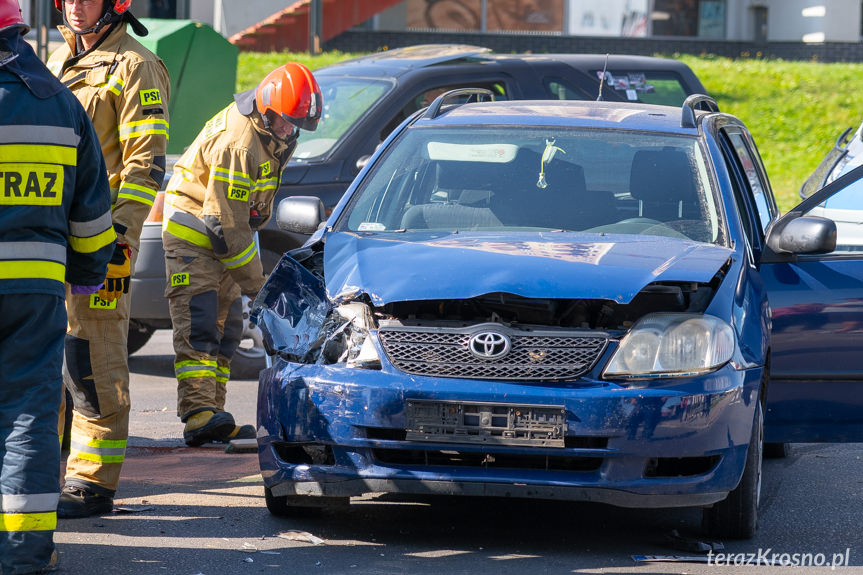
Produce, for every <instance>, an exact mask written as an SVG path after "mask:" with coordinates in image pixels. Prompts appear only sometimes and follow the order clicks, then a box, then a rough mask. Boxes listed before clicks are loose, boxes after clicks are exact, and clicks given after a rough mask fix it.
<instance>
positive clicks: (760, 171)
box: [725, 130, 776, 237]
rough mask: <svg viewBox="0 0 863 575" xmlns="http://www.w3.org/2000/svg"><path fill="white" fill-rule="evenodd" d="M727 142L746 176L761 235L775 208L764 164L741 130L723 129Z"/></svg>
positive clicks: (771, 218)
mask: <svg viewBox="0 0 863 575" xmlns="http://www.w3.org/2000/svg"><path fill="white" fill-rule="evenodd" d="M725 134H726V136H727V137H728V142H729V143H730V144H731V147H732V149H733V151H734V155H735V156H736V158H737V162H738V166H739V168H740V169H741V170H742V172H743V174H744V175H745V176H746V183H747V184H748V189H749V193H750V197H751V199H752V202H753V204H754V207H755V210H756V215H757V216H758V222H757V223H758V224H759V231H760V235H761V236H762V237H763V235H764V232H765V230H766V229H767V226H768V225H769V224H770V222H771V221H772V220H773V218H774V217H775V215H776V214H775V209H774V208H773V206H772V202H771V201H770V196H769V194H770V193H771V192H770V188H769V184H768V183H767V178H766V177H765V175H764V174H765V172H764V166H763V165H762V163H761V158H760V157H759V156H758V154H757V152H756V153H753V151H752V150H751V149H750V146H749V144H748V143H747V138H745V137H744V135H743V133H742V132H738V131H730V130H728V131H725Z"/></svg>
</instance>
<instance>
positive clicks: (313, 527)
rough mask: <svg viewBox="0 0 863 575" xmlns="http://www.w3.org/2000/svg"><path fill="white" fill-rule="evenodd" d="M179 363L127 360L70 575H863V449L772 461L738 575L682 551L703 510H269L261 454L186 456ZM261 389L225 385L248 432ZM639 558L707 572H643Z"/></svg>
mask: <svg viewBox="0 0 863 575" xmlns="http://www.w3.org/2000/svg"><path fill="white" fill-rule="evenodd" d="M172 363H173V357H172V355H171V348H170V333H169V332H167V331H160V332H157V333H156V335H155V336H154V338H153V340H152V341H151V342H150V343H149V344H148V345H147V346H146V347H144V349H142V350H141V351H139V352H138V353H137V354H135V355H134V356H132V358H131V359H130V368H131V370H132V383H131V388H132V418H131V438H130V442H129V445H130V447H129V449H128V452H127V456H126V462H125V464H124V468H123V477H122V481H121V485H120V489H119V492H118V494H117V499H116V507H117V509H115V512H114V513H112V514H110V515H106V516H104V517H95V518H87V519H77V520H61V521H60V524H59V527H58V531H57V533H56V535H55V540H56V541H57V544H58V549H59V550H60V558H61V570H60V572H61V573H67V574H74V575H78V574H81V575H84V574H89V575H102V574H105V575H109V574H110V575H123V574H136V575H137V574H172V575H173V574H177V575H198V574H201V575H234V574H255V573H274V574H275V573H303V574H304V573H320V574H330V573H350V574H389V573H410V574H412V575H413V574H433V575H441V574H449V573H471V574H474V575H484V574H488V575H503V574H522V573H532V572H533V573H584V574H587V573H606V574H610V575H614V574H622V573H691V574H695V575H699V574H718V573H738V572H745V573H746V574H750V573H751V574H758V573H776V572H777V569H779V570H780V572H785V570H783V569H782V568H781V567H765V566H760V567H757V566H756V567H749V568H746V569H743V568H742V567H741V566H740V565H738V566H734V565H733V563H734V562H735V561H737V562H738V563H740V562H742V561H746V560H748V559H751V560H753V561H755V560H757V559H759V558H762V559H763V560H764V559H768V558H775V559H778V560H781V559H783V558H784V559H787V560H789V561H794V560H795V557H794V554H795V553H797V554H809V555H799V556H798V559H797V560H798V561H809V562H816V561H819V560H822V559H823V560H824V561H832V560H833V559H834V557H835V558H836V559H837V560H841V561H842V562H843V563H844V562H846V561H847V563H849V564H850V567H840V568H839V569H836V572H845V573H863V530H861V526H863V459H861V458H863V444H848V445H802V444H795V445H793V446H792V452H791V456H790V457H788V458H785V459H780V460H767V461H765V464H764V483H763V491H762V507H761V526H760V528H759V531H758V534H757V536H756V537H755V538H754V539H752V540H749V541H724V542H722V543H723V544H724V551H722V552H723V553H725V554H726V556H723V557H720V559H721V560H722V561H723V563H730V565H729V566H716V565H707V564H705V563H703V561H706V560H707V557H706V556H705V555H699V554H697V553H694V552H691V551H686V550H683V549H681V548H680V547H679V546H676V545H674V544H672V543H670V542H669V539H668V534H669V533H670V532H671V531H672V530H675V529H676V530H677V531H678V532H679V533H680V534H681V535H682V536H683V537H696V538H697V537H698V527H699V522H700V511H699V510H696V509H682V510H663V511H656V510H632V509H618V508H614V507H608V506H604V505H599V504H576V503H572V504H567V503H560V502H544V501H517V500H504V499H495V500H483V499H463V498H440V499H433V498H429V499H421V500H416V499H414V500H410V499H403V498H399V497H394V496H391V495H379V496H368V497H364V498H354V499H353V500H352V503H351V507H350V508H349V509H347V510H344V511H341V512H328V513H326V514H324V515H322V516H320V517H316V518H301V519H280V518H276V517H272V516H271V515H270V514H269V513H268V512H267V509H266V506H265V505H264V497H263V485H262V483H261V480H260V475H259V474H258V467H257V456H256V455H255V454H226V453H224V451H223V449H221V448H219V447H215V446H205V447H201V448H194V449H193V448H187V447H185V446H184V445H183V443H182V429H183V426H182V424H181V423H180V422H179V420H178V419H177V417H176V412H175V406H176V383H175V381H174V379H173V374H172V371H173V370H172ZM256 385H257V384H256V382H254V381H232V382H230V383H229V384H228V386H229V387H228V400H227V402H228V404H227V408H228V410H229V411H231V412H232V413H233V414H234V415H235V417H236V419H237V421H238V422H240V423H253V422H254V412H255V401H256V397H255V394H256ZM782 554H787V557H783V556H782ZM819 554H821V555H819ZM639 555H640V556H686V557H696V558H699V560H700V561H702V562H701V563H699V562H636V561H635V560H634V559H633V556H639ZM715 559H716V558H715V557H714V560H715ZM824 571H825V569H824V568H821V569H816V568H808V567H806V568H799V569H794V570H793V571H791V572H793V573H809V572H813V573H814V572H824Z"/></svg>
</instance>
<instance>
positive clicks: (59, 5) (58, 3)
mask: <svg viewBox="0 0 863 575" xmlns="http://www.w3.org/2000/svg"><path fill="white" fill-rule="evenodd" d="M107 4H109V5H110V4H113V8H114V14H117V15H118V16H119V15H120V14H122V13H123V12H125V11H126V10H128V9H129V6H131V5H132V0H108V2H107ZM54 7H55V8H56V9H57V10H59V11H60V12H62V11H63V0H54Z"/></svg>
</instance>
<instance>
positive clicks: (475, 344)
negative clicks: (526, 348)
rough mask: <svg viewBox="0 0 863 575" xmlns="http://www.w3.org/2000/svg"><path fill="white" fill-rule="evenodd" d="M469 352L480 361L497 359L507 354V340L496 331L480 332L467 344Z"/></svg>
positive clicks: (508, 345) (508, 344) (508, 343)
mask: <svg viewBox="0 0 863 575" xmlns="http://www.w3.org/2000/svg"><path fill="white" fill-rule="evenodd" d="M467 347H468V349H470V352H471V353H472V354H473V355H475V356H476V357H478V358H480V359H498V358H500V357H503V356H505V355H506V354H508V353H509V348H510V342H509V338H508V337H507V336H505V335H504V334H502V333H500V332H497V331H480V332H477V333H475V334H473V335H472V336H470V339H469V340H468V342H467Z"/></svg>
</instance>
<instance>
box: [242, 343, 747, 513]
mask: <svg viewBox="0 0 863 575" xmlns="http://www.w3.org/2000/svg"><path fill="white" fill-rule="evenodd" d="M602 363H603V362H600V364H602ZM761 377H762V369H760V368H753V369H745V370H737V369H735V368H734V367H733V366H732V365H726V366H725V367H723V368H721V369H719V370H718V371H716V372H713V373H711V374H708V375H704V376H699V377H694V378H690V379H686V378H678V379H675V380H674V381H665V382H662V383H661V384H657V385H654V384H651V385H650V387H645V388H633V387H623V386H619V385H616V384H613V383H609V382H605V381H602V380H599V379H597V378H598V374H597V370H594V371H592V372H591V373H590V374H588V376H586V377H583V378H580V379H579V380H578V381H576V382H568V383H566V382H564V383H560V382H558V383H529V384H525V383H518V382H503V381H487V380H476V379H456V378H437V377H424V376H415V375H407V374H404V373H402V372H399V371H397V370H395V369H393V368H392V366H390V365H388V364H386V362H384V365H383V367H382V368H381V369H376V370H370V369H359V368H351V367H346V366H345V365H344V364H334V365H321V364H301V363H293V362H289V361H286V360H284V359H281V358H276V359H275V362H274V365H273V366H272V367H271V368H268V369H266V370H264V371H263V372H262V373H261V376H260V385H259V397H258V406H259V407H258V443H259V457H260V465H261V471H262V475H263V479H264V483H265V485H266V487H267V488H268V489H269V490H271V493H272V495H274V496H277V497H280V496H286V495H288V496H312V497H314V496H317V497H345V496H355V495H361V494H364V493H373V492H397V493H411V494H446V495H470V496H478V495H479V496H513V497H535V498H545V499H565V500H576V501H596V502H604V503H609V504H613V505H618V506H623V507H684V506H697V505H709V504H712V503H715V502H717V501H720V500H722V499H724V498H725V497H726V495H727V494H728V492H729V491H730V490H732V489H733V488H734V487H735V486H736V485H737V483H738V481H739V480H740V477H741V474H742V472H743V467H744V463H745V458H746V450H747V446H748V444H749V441H750V437H751V432H752V422H753V419H754V412H755V403H756V401H757V398H758V393H759V382H760V381H761Z"/></svg>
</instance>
